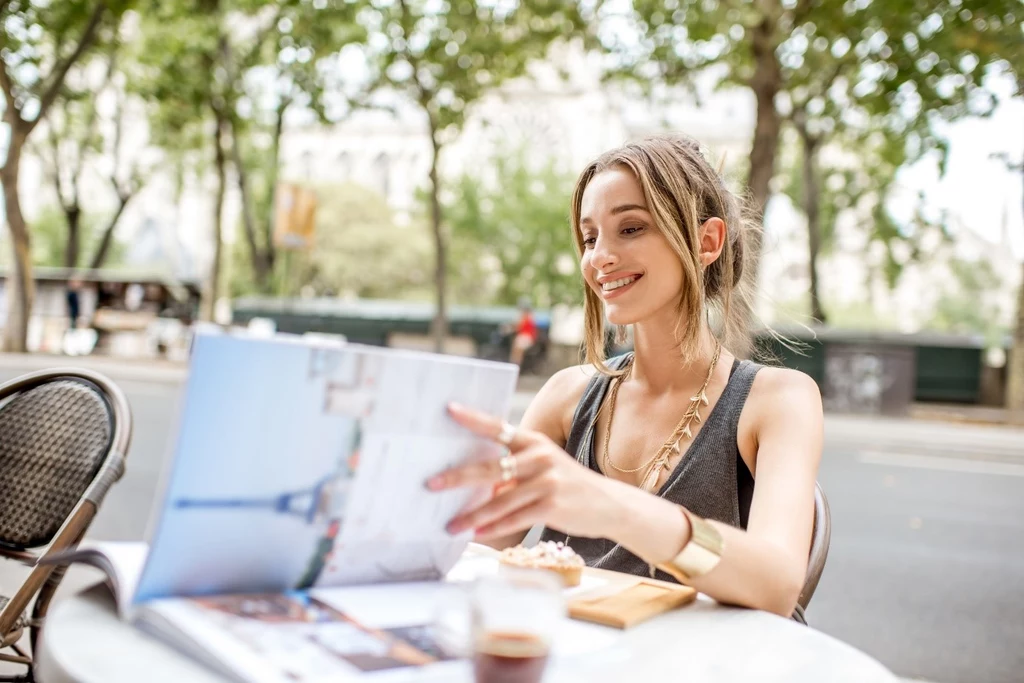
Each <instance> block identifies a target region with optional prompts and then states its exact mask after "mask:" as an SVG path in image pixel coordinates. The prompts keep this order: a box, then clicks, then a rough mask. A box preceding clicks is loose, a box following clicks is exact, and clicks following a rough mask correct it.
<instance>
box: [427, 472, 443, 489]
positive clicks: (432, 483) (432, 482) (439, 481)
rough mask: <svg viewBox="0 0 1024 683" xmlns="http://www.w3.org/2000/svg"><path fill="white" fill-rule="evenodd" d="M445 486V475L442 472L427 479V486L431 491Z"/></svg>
mask: <svg viewBox="0 0 1024 683" xmlns="http://www.w3.org/2000/svg"><path fill="white" fill-rule="evenodd" d="M443 486H444V477H442V476H441V475H440V474H438V475H436V476H433V477H431V478H430V479H427V488H428V489H430V490H431V491H436V490H438V489H439V488H441V487H443Z"/></svg>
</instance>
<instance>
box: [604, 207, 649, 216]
mask: <svg viewBox="0 0 1024 683" xmlns="http://www.w3.org/2000/svg"><path fill="white" fill-rule="evenodd" d="M637 209H639V210H640V211H647V207H646V206H644V205H643V204H621V205H619V206H616V207H615V208H614V209H612V215H613V216H614V215H615V214H620V213H625V212H627V211H634V210H637Z"/></svg>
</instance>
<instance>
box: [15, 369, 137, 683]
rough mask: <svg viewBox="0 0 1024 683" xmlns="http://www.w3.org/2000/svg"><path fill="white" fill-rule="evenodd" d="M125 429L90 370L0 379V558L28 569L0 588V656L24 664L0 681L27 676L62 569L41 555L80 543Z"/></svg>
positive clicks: (120, 408) (123, 405) (123, 404)
mask: <svg viewBox="0 0 1024 683" xmlns="http://www.w3.org/2000/svg"><path fill="white" fill-rule="evenodd" d="M131 432H132V418H131V410H130V408H129V406H128V401H127V399H126V398H125V396H124V393H123V392H122V391H121V390H120V389H119V388H118V387H117V386H116V385H115V384H114V383H113V382H111V381H110V380H109V379H107V378H106V377H104V376H103V375H101V374H99V373H96V372H92V371H89V370H84V369H78V368H57V369H51V370H42V371H39V372H33V373H30V374H28V375H24V376H22V377H19V378H18V379H15V380H13V381H10V382H8V383H6V384H3V385H0V558H2V559H6V560H13V561H16V562H20V563H21V564H24V565H26V566H28V567H31V568H32V569H31V572H30V573H29V575H28V577H27V578H26V579H25V580H24V581H23V582H22V583H21V585H20V586H17V587H16V588H11V587H7V586H0V662H8V663H14V664H20V665H24V666H25V667H26V671H25V672H24V673H21V674H18V675H12V674H6V675H0V681H32V680H33V671H32V654H31V653H33V652H35V651H36V642H37V640H38V636H39V631H40V629H41V627H42V625H43V620H44V618H45V617H46V611H47V609H48V607H49V605H50V601H51V600H52V599H53V596H54V593H55V592H56V590H57V587H58V586H59V585H60V582H61V579H62V578H63V577H64V572H65V570H66V567H64V566H59V567H58V566H51V565H42V564H40V561H41V560H43V559H44V558H47V557H48V556H51V555H53V554H55V553H58V552H61V551H66V550H68V549H70V548H73V547H75V546H76V545H77V544H78V543H79V542H80V541H81V540H82V537H83V536H84V535H85V532H86V530H87V529H88V528H89V524H90V523H91V522H92V520H93V518H94V517H95V516H96V511H97V509H98V508H99V506H100V503H102V502H103V498H104V496H105V495H106V494H107V491H108V490H109V489H110V486H111V485H112V484H113V483H114V482H115V481H117V480H118V479H120V478H121V474H122V473H123V472H124V461H125V455H126V453H127V452H128V445H129V443H130V441H131ZM30 607H31V610H30ZM25 631H28V634H29V642H30V650H31V651H26V649H25V648H24V647H23V646H22V644H21V643H20V642H19V641H20V640H21V639H22V636H23V635H24V633H25Z"/></svg>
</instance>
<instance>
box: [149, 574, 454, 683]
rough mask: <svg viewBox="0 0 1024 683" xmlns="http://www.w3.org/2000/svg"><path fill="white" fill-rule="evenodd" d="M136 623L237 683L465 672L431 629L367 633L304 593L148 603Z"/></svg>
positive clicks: (424, 677)
mask: <svg viewBox="0 0 1024 683" xmlns="http://www.w3.org/2000/svg"><path fill="white" fill-rule="evenodd" d="M434 585H437V584H434ZM136 623H137V624H138V626H139V627H140V628H142V629H143V630H146V631H149V632H152V633H153V634H154V635H156V636H158V637H159V638H161V639H163V640H164V641H165V642H167V643H168V644H171V645H172V646H174V647H177V648H178V649H179V650H181V651H183V652H184V653H186V654H189V655H191V656H193V657H195V658H196V659H198V660H200V661H203V662H204V663H205V664H206V665H207V666H209V667H211V668H213V669H215V670H217V671H219V672H220V673H222V674H224V675H225V676H228V677H229V678H232V679H234V680H239V681H252V682H254V683H286V682H287V683H319V682H324V681H346V680H362V679H364V678H365V679H369V680H373V681H411V680H415V681H431V680H432V681H452V680H458V679H461V678H463V675H464V674H465V673H466V671H468V669H467V663H466V662H465V661H464V660H458V659H457V657H456V655H455V653H454V652H453V651H451V650H450V649H449V648H448V647H447V646H445V645H444V644H442V643H441V642H439V641H438V640H437V639H436V638H435V636H434V633H435V630H434V628H433V627H432V626H431V625H430V623H429V622H424V623H416V624H410V623H408V622H403V625H401V626H385V627H369V626H367V625H365V624H363V623H360V622H359V621H357V620H356V619H354V618H353V617H352V616H350V615H348V614H346V613H344V612H342V611H339V610H338V609H336V608H334V607H332V606H331V605H329V604H328V603H327V602H324V601H321V600H320V599H319V598H317V597H315V596H314V595H311V594H310V593H309V592H306V591H290V592H288V593H279V594H240V595H225V596H210V597H202V598H168V599H163V600H154V601H152V602H149V603H147V604H146V605H144V606H142V608H141V609H140V612H139V617H138V619H137V621H136Z"/></svg>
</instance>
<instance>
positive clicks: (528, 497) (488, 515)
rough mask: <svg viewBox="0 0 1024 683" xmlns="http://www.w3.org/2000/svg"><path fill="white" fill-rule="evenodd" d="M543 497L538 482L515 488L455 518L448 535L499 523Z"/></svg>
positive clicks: (448, 527)
mask: <svg viewBox="0 0 1024 683" xmlns="http://www.w3.org/2000/svg"><path fill="white" fill-rule="evenodd" d="M543 497H544V492H543V491H542V490H541V487H540V486H538V485H537V483H536V482H528V483H526V484H522V485H519V486H515V487H513V488H511V489H509V490H507V491H505V492H504V493H502V494H500V495H498V496H495V497H494V498H492V499H491V500H490V501H488V502H487V503H485V504H483V505H481V506H480V507H478V508H476V509H475V510H472V511H470V512H466V513H464V514H461V515H459V516H458V517H455V518H454V519H453V520H452V521H450V522H449V523H448V526H447V529H448V533H450V534H458V533H461V532H463V531H465V530H466V529H480V528H483V527H487V526H491V525H493V524H495V523H499V522H501V520H503V519H504V518H506V517H508V516H509V515H511V514H513V513H515V512H516V511H517V510H519V509H520V508H523V507H527V506H530V505H532V504H534V503H536V502H537V501H538V500H540V499H541V498H543Z"/></svg>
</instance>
